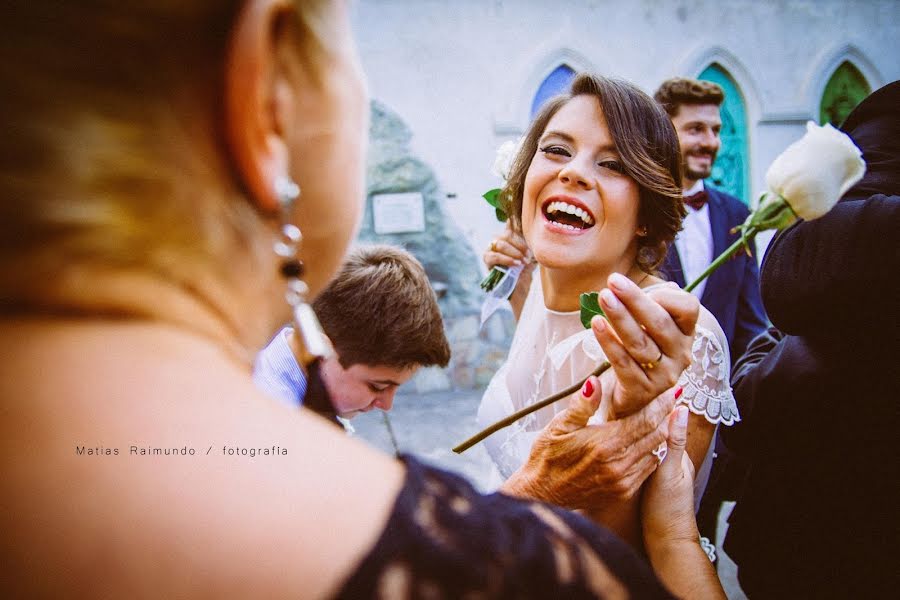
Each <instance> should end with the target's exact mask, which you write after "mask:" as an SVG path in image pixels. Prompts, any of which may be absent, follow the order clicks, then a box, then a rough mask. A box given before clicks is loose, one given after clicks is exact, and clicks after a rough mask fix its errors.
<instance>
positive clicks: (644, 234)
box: [637, 225, 647, 237]
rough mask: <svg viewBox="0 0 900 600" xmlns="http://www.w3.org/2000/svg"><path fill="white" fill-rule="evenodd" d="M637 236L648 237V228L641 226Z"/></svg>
mask: <svg viewBox="0 0 900 600" xmlns="http://www.w3.org/2000/svg"><path fill="white" fill-rule="evenodd" d="M637 234H638V235H639V236H640V237H645V236H646V235H647V226H646V225H641V226H640V227H638V230H637Z"/></svg>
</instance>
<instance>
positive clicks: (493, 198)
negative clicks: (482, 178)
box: [481, 188, 500, 208]
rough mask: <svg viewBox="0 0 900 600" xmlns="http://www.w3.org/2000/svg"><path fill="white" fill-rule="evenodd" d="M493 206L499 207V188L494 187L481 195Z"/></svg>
mask: <svg viewBox="0 0 900 600" xmlns="http://www.w3.org/2000/svg"><path fill="white" fill-rule="evenodd" d="M481 197H482V198H484V199H485V200H487V203H488V204H490V205H491V206H493V207H494V208H500V188H494V189H492V190H488V191H486V192H485V193H484V194H482V195H481Z"/></svg>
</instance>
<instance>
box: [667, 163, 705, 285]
mask: <svg viewBox="0 0 900 600" xmlns="http://www.w3.org/2000/svg"><path fill="white" fill-rule="evenodd" d="M703 189H704V188H703V180H702V179H701V180H700V181H698V182H697V183H695V184H694V185H693V187H691V189H689V190H687V191H686V192H685V193H684V195H685V196H690V195H692V194H696V193H697V192H699V191H702V190H703ZM685 208H687V216H686V217H685V218H684V223H683V229H682V230H681V231H679V232H678V235H676V236H675V249H676V250H677V251H678V258H679V259H680V260H681V268H682V269H683V271H684V283H685V284H688V283H690V282H692V281H693V280H695V279H696V278H697V277H698V276H699V275H700V273H702V272H703V271H704V270H705V269H706V267H708V266H709V265H710V263H711V262H712V260H713V258H714V257H713V236H712V226H711V225H710V223H709V203H707V204H704V205H703V207H702V208H700V209H699V210H694V209H693V208H691V207H690V206H687V205H685ZM707 281H709V280H708V279H705V280H703V282H702V283H700V285H698V286H697V287H696V288H694V289H693V291H692V292H691V293H692V294H694V296H696V297H697V298H700V297H701V296H703V290H704V289H705V288H706V282H707Z"/></svg>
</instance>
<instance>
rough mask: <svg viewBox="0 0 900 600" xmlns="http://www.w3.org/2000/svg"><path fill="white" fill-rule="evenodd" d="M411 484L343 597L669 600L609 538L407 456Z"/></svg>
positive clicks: (582, 522) (645, 569)
mask: <svg viewBox="0 0 900 600" xmlns="http://www.w3.org/2000/svg"><path fill="white" fill-rule="evenodd" d="M403 461H404V462H405V463H406V481H405V483H404V486H403V489H402V490H401V491H400V494H399V495H398V497H397V501H396V503H395V504H394V508H393V510H392V512H391V516H390V517H389V519H388V522H387V524H386V526H385V528H384V530H383V531H382V533H381V537H380V538H379V540H378V541H377V542H376V544H375V546H374V547H373V548H372V549H371V550H370V551H369V552H368V554H367V555H366V557H365V558H364V559H363V560H362V562H361V563H360V565H359V566H358V567H357V569H356V571H355V572H354V573H353V574H351V575H350V577H349V579H348V580H347V582H346V583H345V584H344V586H343V588H342V589H341V590H340V592H339V593H338V594H337V597H339V598H390V599H394V598H397V599H403V598H629V597H630V598H671V597H672V596H671V595H670V594H669V593H668V592H667V591H666V590H665V588H664V587H663V586H662V584H661V583H660V582H659V580H658V579H657V578H656V576H655V575H654V574H653V571H652V570H650V567H649V566H648V565H647V564H646V563H645V562H644V561H643V560H642V559H641V558H639V557H638V555H637V554H635V553H634V551H633V550H632V549H631V548H630V547H628V546H627V545H626V544H625V543H624V542H622V541H620V540H619V539H618V538H617V537H616V536H615V535H613V534H612V533H610V532H609V531H607V530H605V529H602V528H600V527H598V526H596V525H594V524H593V523H591V522H589V521H587V520H586V519H584V518H582V517H580V516H578V515H576V514H574V513H570V512H566V511H564V510H561V509H558V508H556V507H552V506H548V505H545V504H541V503H538V502H524V501H520V500H514V499H512V498H510V497H508V496H504V495H503V494H491V495H486V496H485V495H481V494H479V493H477V492H476V491H475V489H474V488H473V487H472V486H471V485H469V484H468V483H467V482H466V481H465V480H463V479H462V478H460V477H458V476H456V475H453V474H450V473H446V472H443V471H439V470H437V469H433V468H430V467H426V466H424V465H422V464H421V463H419V462H418V461H416V460H415V459H413V458H411V457H404V458H403Z"/></svg>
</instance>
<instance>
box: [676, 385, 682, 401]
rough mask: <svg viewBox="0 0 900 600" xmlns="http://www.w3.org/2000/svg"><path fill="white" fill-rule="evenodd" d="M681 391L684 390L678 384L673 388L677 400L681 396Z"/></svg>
mask: <svg viewBox="0 0 900 600" xmlns="http://www.w3.org/2000/svg"><path fill="white" fill-rule="evenodd" d="M683 391H684V390H683V389H682V387H681V386H678V387H677V388H675V399H676V400H678V399H679V398H681V393H682V392H683Z"/></svg>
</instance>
